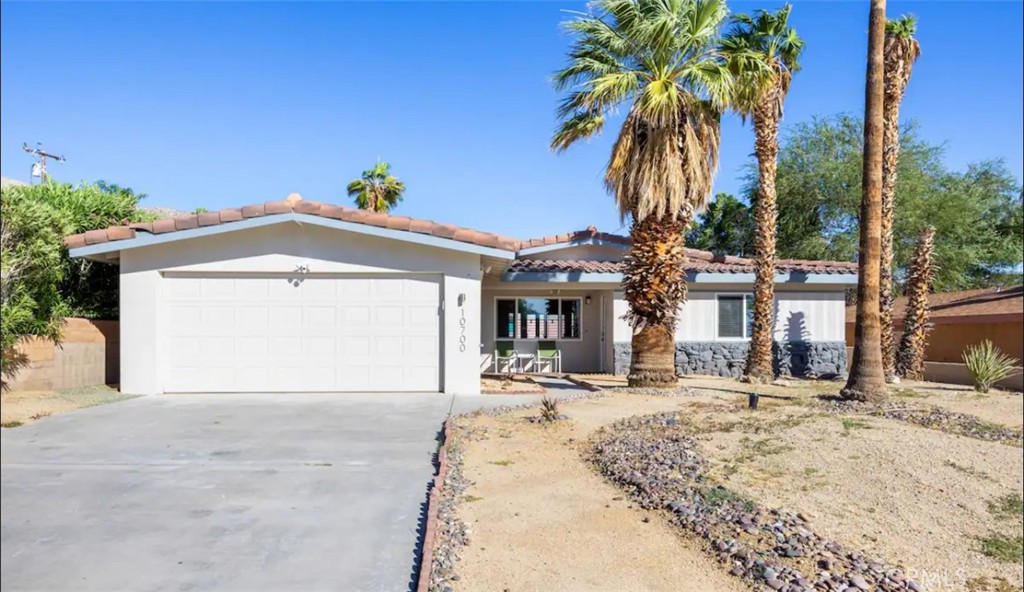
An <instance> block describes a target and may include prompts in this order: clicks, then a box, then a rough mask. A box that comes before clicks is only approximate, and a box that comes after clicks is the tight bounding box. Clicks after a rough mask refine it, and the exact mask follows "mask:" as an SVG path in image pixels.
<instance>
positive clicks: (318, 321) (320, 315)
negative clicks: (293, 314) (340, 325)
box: [302, 306, 338, 332]
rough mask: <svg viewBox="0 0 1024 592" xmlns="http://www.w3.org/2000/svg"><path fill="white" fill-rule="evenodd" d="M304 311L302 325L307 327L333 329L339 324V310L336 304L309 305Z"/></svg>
mask: <svg viewBox="0 0 1024 592" xmlns="http://www.w3.org/2000/svg"><path fill="white" fill-rule="evenodd" d="M302 313H303V314H302V326H303V328H305V329H320V330H323V329H327V330H328V331H332V330H333V329H334V326H335V325H336V324H337V317H338V311H337V309H336V308H335V307H334V306H309V307H306V308H304V309H303V310H302ZM332 332H333V331H332Z"/></svg>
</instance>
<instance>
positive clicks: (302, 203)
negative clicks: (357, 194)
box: [64, 193, 521, 251]
mask: <svg viewBox="0 0 1024 592" xmlns="http://www.w3.org/2000/svg"><path fill="white" fill-rule="evenodd" d="M292 212H294V213H296V214H309V215H312V216H321V217H324V218H334V219H336V220H344V221H346V222H356V223H359V224H366V225H368V226H377V227H380V228H390V229H393V230H404V231H408V232H415V233H418V234H429V235H432V236H436V237H438V238H446V239H451V240H455V241H459V242H463V243H470V244H474V245H478V246H482V247H492V248H495V249H501V250H504V251H518V250H519V245H520V243H521V241H519V240H517V239H514V238H510V237H507V236H501V235H499V234H494V233H491V232H482V231H479V230H473V229H472V228H462V227H459V226H453V225H451V224H440V223H437V222H433V221H431V220H417V219H415V218H407V217H405V216H391V215H388V214H380V213H377V212H370V211H367V210H359V209H355V208H346V207H342V206H335V205H330V204H324V203H320V202H318V201H308V200H304V199H302V197H301V196H299V195H298V194H295V193H293V194H291V195H289V196H288V199H286V200H284V201H270V202H266V203H262V204H253V205H248V206H243V207H241V208H229V209H224V210H219V211H216V212H204V213H202V214H189V215H184V216H176V217H173V218H164V219H161V220H156V221H154V222H139V223H135V224H129V225H127V226H111V227H110V228H106V229H101V230H90V231H89V232H84V233H81V234H73V235H71V236H68V237H66V238H65V239H64V244H65V245H66V246H67V247H68V248H69V249H73V248H78V247H84V246H86V245H94V244H97V243H105V242H110V241H118V240H127V239H132V238H135V237H136V235H137V233H139V232H145V233H149V234H164V233H168V232H176V231H179V230H189V229H192V228H200V227H205V226H216V225H219V224H229V223H231V222H238V221H240V220H245V219H248V218H259V217H262V216H272V215H274V214H290V213H292Z"/></svg>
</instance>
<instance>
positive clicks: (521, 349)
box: [66, 194, 856, 394]
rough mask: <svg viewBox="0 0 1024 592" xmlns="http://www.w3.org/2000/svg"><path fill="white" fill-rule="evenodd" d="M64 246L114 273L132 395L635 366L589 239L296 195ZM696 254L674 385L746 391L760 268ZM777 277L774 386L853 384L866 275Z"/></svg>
mask: <svg viewBox="0 0 1024 592" xmlns="http://www.w3.org/2000/svg"><path fill="white" fill-rule="evenodd" d="M66 244H67V246H68V247H69V249H70V253H71V255H72V256H73V257H87V258H89V259H92V260H96V261H102V262H107V263H111V264H118V265H120V268H121V388H122V390H123V391H125V392H130V393H138V394H152V393H165V392H216V391H221V392H237V391H277V392H304V391H425V392H439V391H440V392H446V393H478V392H479V390H480V380H479V375H480V372H481V371H486V370H488V369H493V368H494V365H495V360H494V355H495V353H496V352H497V353H499V354H501V355H503V356H505V355H507V356H509V357H511V352H512V350H515V352H516V353H517V355H518V356H519V359H518V360H516V361H517V362H519V363H520V364H521V365H522V366H525V367H526V369H527V370H550V369H552V368H551V366H552V365H554V364H549V365H548V366H542V365H541V362H540V361H538V360H537V358H536V355H537V354H538V353H545V354H546V353H553V352H558V353H559V354H560V356H561V370H562V371H564V372H612V371H617V372H624V371H626V370H627V369H628V365H629V344H630V337H631V329H630V327H629V326H628V325H627V324H626V323H625V322H624V321H622V318H621V317H622V315H623V314H624V313H625V311H626V304H625V302H624V301H623V299H622V293H621V291H620V282H621V279H622V275H621V274H622V258H623V255H624V254H625V253H626V251H627V249H628V244H629V241H628V239H627V238H625V237H621V236H615V235H609V234H604V233H600V232H597V231H596V230H595V229H594V228H588V229H587V230H584V231H580V232H575V233H572V234H565V235H559V236H554V237H547V238H542V239H533V240H528V241H520V240H516V239H512V238H508V237H503V236H499V235H495V234H491V233H487V232H480V231H476V230H471V229H467V228H459V227H456V226H452V225H447V224H438V223H434V222H431V221H428V220H416V219H410V218H406V217H402V216H389V215H386V214H378V213H373V212H367V211H362V210H355V209H351V208H344V207H339V206H333V205H327V204H320V203H317V202H312V201H304V200H302V198H301V197H299V196H298V195H297V194H292V195H291V196H289V198H288V200H287V201H280V202H269V203H266V204H258V205H251V206H246V207H243V208H239V209H227V210H221V211H218V212H207V213H203V214H199V215H189V216H183V217H178V218H174V219H167V220H160V221H156V222H152V223H140V224H132V225H130V226H119V227H112V228H108V229H105V230H95V231H90V232H86V233H84V234H79V235H74V236H70V237H68V238H67V239H66ZM690 255H691V263H690V264H689V272H690V273H689V276H688V281H689V286H690V291H689V302H688V303H687V304H686V305H685V306H683V308H682V310H681V316H680V322H679V328H678V330H677V340H678V341H679V346H678V353H679V355H678V357H677V365H678V366H679V370H680V372H705V373H715V374H723V375H738V374H739V373H740V372H741V370H742V363H743V362H742V360H743V358H744V357H745V355H746V349H747V339H748V336H749V316H750V301H751V297H750V294H751V288H752V285H753V277H754V276H753V271H754V266H753V263H752V262H751V261H750V260H748V259H740V258H735V257H723V256H716V255H712V254H711V253H706V252H701V251H691V253H690ZM778 271H779V273H778V284H777V288H776V289H777V292H776V294H777V305H776V308H777V321H776V337H777V339H778V340H779V348H778V354H779V355H778V358H779V360H780V371H782V372H783V373H795V374H805V373H814V374H817V375H837V374H842V373H843V372H845V367H846V349H845V347H844V345H845V344H844V342H843V318H844V317H843V312H844V290H845V289H846V288H847V287H848V286H850V285H852V284H854V283H856V266H855V265H854V264H851V263H832V262H818V261H780V262H779V265H778ZM498 363H499V365H500V364H501V361H498ZM505 363H506V364H508V363H510V362H508V361H507V360H506V361H505Z"/></svg>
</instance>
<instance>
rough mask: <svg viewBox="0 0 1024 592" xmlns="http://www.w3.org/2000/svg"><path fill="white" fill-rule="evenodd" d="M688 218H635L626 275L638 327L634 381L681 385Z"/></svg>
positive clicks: (631, 315)
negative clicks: (678, 332)
mask: <svg viewBox="0 0 1024 592" xmlns="http://www.w3.org/2000/svg"><path fill="white" fill-rule="evenodd" d="M688 223H689V219H688V217H687V218H686V219H681V218H676V219H675V220H664V219H657V218H655V217H654V216H648V217H647V218H645V219H644V220H642V221H640V222H634V223H633V227H632V229H631V230H630V236H631V238H632V245H631V247H630V250H629V255H628V256H627V257H626V271H625V274H624V276H625V277H624V278H623V285H624V287H625V297H626V302H628V303H629V309H630V312H629V319H630V321H631V322H632V323H633V326H634V327H638V330H634V332H633V340H632V341H633V343H632V354H631V356H632V357H631V360H630V367H629V376H628V381H629V386H632V387H655V388H671V387H674V386H675V385H676V343H675V327H676V317H677V315H678V312H679V306H680V305H681V304H683V302H684V301H685V300H686V276H685V271H684V270H683V263H684V262H685V259H686V250H685V244H684V236H685V235H684V231H685V230H686V226H687V224H688Z"/></svg>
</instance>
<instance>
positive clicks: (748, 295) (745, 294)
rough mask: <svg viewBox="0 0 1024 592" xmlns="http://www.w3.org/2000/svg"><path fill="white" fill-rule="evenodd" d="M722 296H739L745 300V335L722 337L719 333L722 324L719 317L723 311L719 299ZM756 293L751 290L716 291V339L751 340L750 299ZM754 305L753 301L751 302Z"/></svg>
mask: <svg viewBox="0 0 1024 592" xmlns="http://www.w3.org/2000/svg"><path fill="white" fill-rule="evenodd" d="M722 296H725V297H727V298H736V297H739V298H741V299H742V301H743V335H744V336H741V337H722V336H721V335H720V334H719V330H720V328H721V326H720V325H719V323H718V317H719V314H720V312H721V308H720V307H719V305H718V300H719V298H721V297H722ZM753 298H754V294H753V293H751V292H716V293H715V341H749V340H750V331H751V328H750V322H749V319H750V313H749V308H748V299H753ZM749 304H750V305H753V302H750V303H749Z"/></svg>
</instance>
